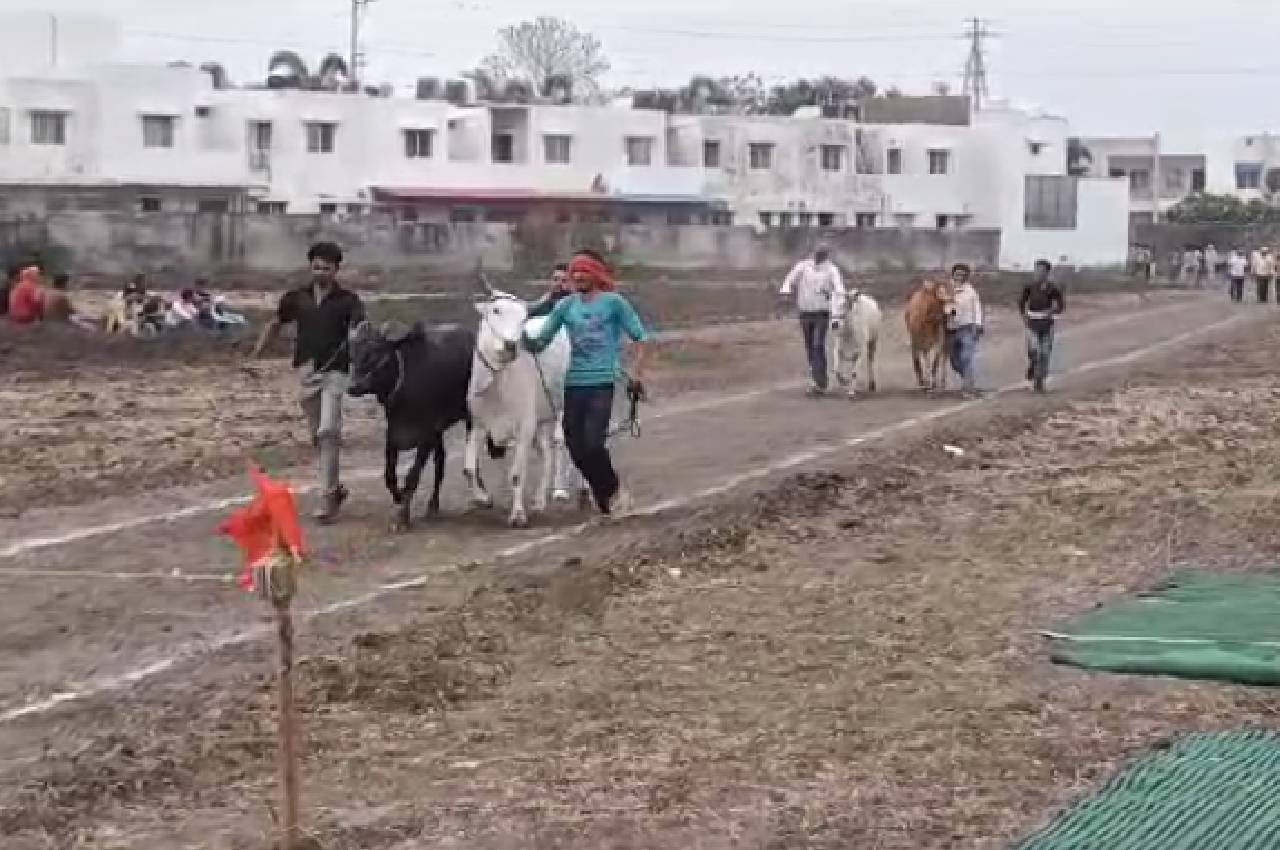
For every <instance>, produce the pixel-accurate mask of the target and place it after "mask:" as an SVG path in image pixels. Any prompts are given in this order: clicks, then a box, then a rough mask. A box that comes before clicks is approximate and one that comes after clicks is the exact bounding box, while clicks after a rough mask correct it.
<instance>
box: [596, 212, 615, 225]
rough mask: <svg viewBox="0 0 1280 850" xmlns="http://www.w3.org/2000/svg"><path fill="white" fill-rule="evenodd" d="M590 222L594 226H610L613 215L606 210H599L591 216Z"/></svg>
mask: <svg viewBox="0 0 1280 850" xmlns="http://www.w3.org/2000/svg"><path fill="white" fill-rule="evenodd" d="M591 220H592V221H593V222H595V223H596V224H610V223H612V222H613V213H611V212H609V211H608V210H600V211H599V212H596V213H593V214H592V215H591Z"/></svg>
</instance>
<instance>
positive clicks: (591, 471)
mask: <svg viewBox="0 0 1280 850" xmlns="http://www.w3.org/2000/svg"><path fill="white" fill-rule="evenodd" d="M612 415H613V384H606V385H604V386H599V387H565V389H564V442H565V446H566V447H567V448H568V449H569V457H570V458H572V459H573V465H574V466H576V467H577V468H578V471H579V472H581V473H582V477H583V478H585V479H586V481H587V486H588V487H590V488H591V495H592V496H593V497H594V498H595V501H596V506H597V507H599V508H600V510H601V512H603V513H608V512H609V501H610V500H611V499H613V497H614V495H615V494H616V493H617V492H618V486H619V485H618V473H617V472H615V471H614V469H613V458H612V457H610V455H609V447H608V445H607V444H606V441H607V440H608V438H609V419H610V418H611V416H612Z"/></svg>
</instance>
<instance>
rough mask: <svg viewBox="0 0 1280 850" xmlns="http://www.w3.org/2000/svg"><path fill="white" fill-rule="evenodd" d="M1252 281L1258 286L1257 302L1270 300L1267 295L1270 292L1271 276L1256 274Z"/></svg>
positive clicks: (1261, 302) (1264, 302) (1262, 302)
mask: <svg viewBox="0 0 1280 850" xmlns="http://www.w3.org/2000/svg"><path fill="white" fill-rule="evenodd" d="M1253 282H1254V284H1255V285H1257V287H1258V303H1259V304H1266V303H1267V302H1268V301H1270V300H1271V299H1270V297H1269V296H1270V294H1271V278H1270V277H1263V276H1262V275H1257V276H1255V277H1254V279H1253Z"/></svg>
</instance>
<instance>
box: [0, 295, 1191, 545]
mask: <svg viewBox="0 0 1280 850" xmlns="http://www.w3.org/2000/svg"><path fill="white" fill-rule="evenodd" d="M1186 307H1187V304H1185V303H1182V304H1170V305H1167V306H1164V307H1157V308H1155V309H1154V310H1149V311H1147V312H1145V313H1126V314H1124V315H1122V316H1115V317H1113V318H1110V319H1103V320H1100V321H1097V322H1090V323H1088V324H1083V325H1076V326H1074V327H1071V328H1067V329H1066V330H1064V331H1063V332H1062V333H1061V334H1059V338H1060V339H1061V338H1070V337H1072V336H1075V335H1076V334H1078V333H1081V332H1084V331H1096V330H1102V329H1104V328H1108V327H1111V326H1112V325H1119V324H1127V323H1128V322H1131V321H1134V320H1135V319H1137V318H1138V317H1139V316H1146V317H1151V316H1155V315H1159V314H1161V313H1164V312H1167V311H1172V310H1181V309H1185V308H1186ZM1083 368H1085V369H1088V368H1093V367H1091V366H1088V365H1087V364H1086V366H1085V367H1083ZM806 385H807V381H795V380H792V381H780V382H778V383H774V384H768V385H766V386H762V387H757V388H756V389H753V390H746V391H743V392H737V393H730V394H728V395H721V396H712V397H711V398H705V399H702V400H700V401H694V402H689V403H688V404H684V405H675V406H672V407H669V408H666V409H660V410H656V411H654V412H653V413H652V414H649V415H648V416H646V417H645V418H644V421H645V422H653V421H657V420H662V419H668V418H671V417H674V416H684V415H687V414H690V413H700V412H702V411H706V410H715V409H716V408H718V407H727V406H729V405H732V404H741V403H743V402H747V401H751V400H753V399H757V398H760V397H762V396H766V395H769V394H771V393H775V392H780V391H783V390H788V389H795V388H798V387H803V386H806ZM381 475H382V468H381V467H378V468H364V469H356V470H352V471H351V472H348V473H347V474H346V476H347V478H348V479H349V480H356V481H363V480H368V479H371V478H377V477H380V476H381ZM294 489H295V491H296V492H298V493H300V494H309V493H311V492H313V491H314V490H315V486H314V485H310V484H304V485H299V486H297V487H295V488H294ZM249 501H250V497H248V496H231V497H228V498H225V499H214V500H211V501H207V502H199V503H197V504H194V505H188V506H187V507H183V508H176V509H174V510H171V511H161V512H158V513H152V514H142V515H140V516H133V517H130V518H129V519H124V520H119V521H118V522H110V523H103V524H101V525H91V526H87V527H85V528H78V529H76V530H75V531H68V532H65V533H62V534H47V535H39V536H36V537H27V538H23V539H20V540H15V541H13V542H11V543H9V544H7V545H5V546H3V547H0V560H6V559H9V558H16V557H18V556H19V555H25V554H26V553H28V552H35V551H38V550H40V549H49V548H53V547H55V546H65V545H67V544H69V543H79V542H80V541H82V540H91V539H93V538H95V537H103V536H106V535H110V534H119V533H120V532H122V531H130V530H132V529H135V528H141V527H142V526H145V525H152V524H155V523H162V522H164V523H168V522H175V521H177V520H181V519H189V518H190V517H194V516H200V515H201V514H206V513H211V512H213V511H221V510H226V509H227V508H234V507H239V506H240V505H244V504H248V502H249Z"/></svg>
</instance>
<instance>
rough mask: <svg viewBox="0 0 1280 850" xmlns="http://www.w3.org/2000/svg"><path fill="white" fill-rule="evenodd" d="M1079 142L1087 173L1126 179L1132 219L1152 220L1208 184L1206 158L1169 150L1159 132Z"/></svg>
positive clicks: (1137, 221)
mask: <svg viewBox="0 0 1280 850" xmlns="http://www.w3.org/2000/svg"><path fill="white" fill-rule="evenodd" d="M1080 144H1081V145H1082V147H1083V150H1084V151H1085V152H1087V153H1086V155H1085V156H1084V158H1083V160H1082V163H1081V165H1082V166H1083V167H1084V169H1085V171H1086V173H1087V174H1088V175H1089V176H1091V177H1115V178H1120V179H1124V180H1128V181H1129V212H1130V215H1131V217H1132V220H1133V221H1134V222H1135V223H1149V222H1152V221H1155V220H1156V219H1157V218H1158V216H1159V215H1163V214H1164V213H1165V212H1167V211H1168V210H1169V209H1170V208H1171V207H1174V206H1176V205H1177V204H1178V203H1180V202H1181V201H1182V200H1184V199H1185V198H1187V197H1188V196H1189V195H1192V194H1195V193H1196V192H1203V191H1205V189H1206V187H1207V186H1208V158H1207V157H1206V156H1205V155H1204V154H1203V153H1183V152H1177V151H1171V150H1169V148H1168V146H1167V145H1166V144H1165V143H1164V141H1163V139H1162V138H1161V136H1160V134H1159V133H1156V134H1154V135H1152V136H1129V137H1126V136H1107V137H1092V138H1085V139H1081V140H1080Z"/></svg>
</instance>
